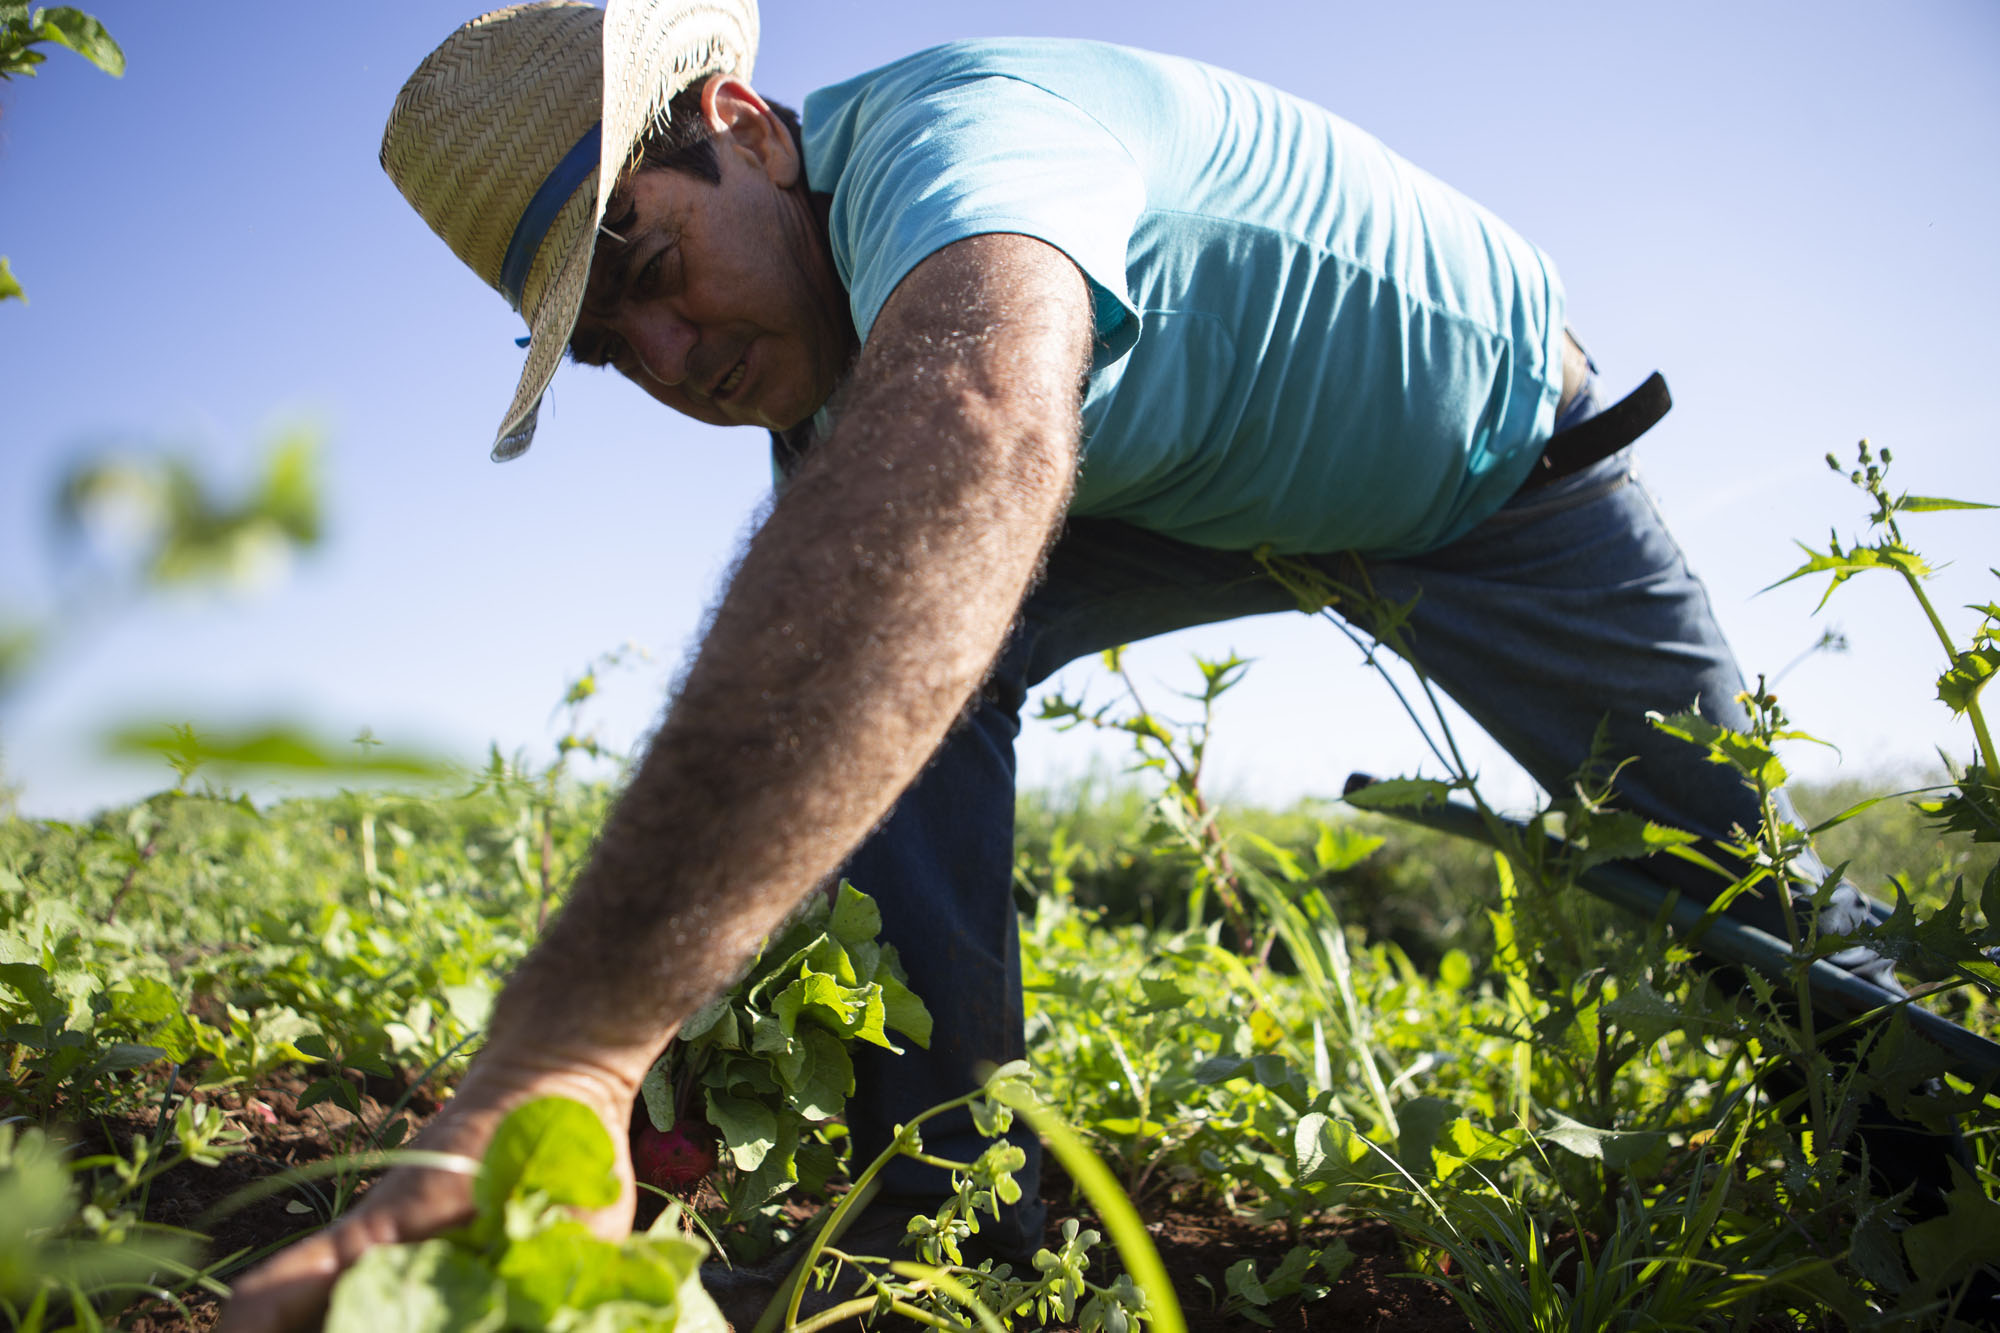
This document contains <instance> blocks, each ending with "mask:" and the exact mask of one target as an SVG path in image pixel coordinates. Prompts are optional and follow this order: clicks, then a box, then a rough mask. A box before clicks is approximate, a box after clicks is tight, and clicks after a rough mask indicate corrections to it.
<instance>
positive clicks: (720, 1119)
mask: <svg viewBox="0 0 2000 1333" xmlns="http://www.w3.org/2000/svg"><path fill="white" fill-rule="evenodd" d="M708 1123H709V1124H711V1125H714V1126H715V1128H716V1130H717V1132H719V1133H720V1134H721V1135H722V1143H723V1146H724V1148H725V1149H726V1150H727V1151H728V1153H729V1159H730V1160H731V1161H732V1162H735V1163H736V1166H737V1169H738V1170H741V1171H755V1170H756V1169H757V1168H758V1167H760V1166H762V1165H763V1164H764V1156H765V1154H766V1153H769V1152H770V1151H771V1149H772V1148H774V1147H776V1146H777V1142H778V1117H777V1115H776V1114H775V1113H774V1112H773V1111H772V1110H771V1108H770V1107H768V1106H766V1105H765V1104H764V1103H762V1102H755V1101H751V1100H750V1099H749V1098H748V1097H737V1096H732V1095H731V1094H729V1093H726V1092H716V1091H715V1090H714V1089H712V1088H711V1089H710V1090H709V1092H708Z"/></svg>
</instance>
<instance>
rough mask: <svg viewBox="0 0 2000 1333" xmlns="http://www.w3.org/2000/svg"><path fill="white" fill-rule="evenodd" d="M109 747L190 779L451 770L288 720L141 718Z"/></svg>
mask: <svg viewBox="0 0 2000 1333" xmlns="http://www.w3.org/2000/svg"><path fill="white" fill-rule="evenodd" d="M104 745H105V750H106V751H107V752H108V753H110V754H114V755H121V756H124V757H127V758H145V757H149V756H158V757H159V758H162V759H165V760H166V761H167V762H168V763H170V764H172V765H173V766H174V768H175V770H176V771H177V772H179V773H181V775H182V777H183V778H185V777H186V775H187V774H189V773H192V772H194V771H195V770H196V769H197V768H202V767H209V766H212V767H215V768H220V769H228V770H235V771H242V770H259V771H266V772H268V771H273V770H284V771H289V772H294V773H310V774H314V775H316V776H322V777H337V778H437V777H445V776H447V775H449V773H450V772H451V766H450V765H449V764H447V763H446V762H445V761H443V760H442V759H439V758H436V757H435V756H432V755H427V754H423V753H421V752H419V751H415V750H394V749H389V748H387V747H385V746H382V745H379V744H370V745H367V746H362V747H350V746H349V745H347V744H345V743H343V742H339V741H329V740H326V739H324V738H322V737H317V736H314V735H312V734H311V733H309V732H307V731H305V730H303V729H302V728H299V727H296V726H293V725H291V724H289V723H282V722H280V723H274V724H271V725H267V726H263V727H252V728H247V729H244V730H240V731H224V730H209V731H196V730H195V729H194V728H193V727H191V726H187V725H185V724H168V723H161V722H140V723H132V724H130V725H127V726H124V727H120V728H118V729H116V730H114V731H112V732H111V733H110V734H109V735H108V736H106V737H105V740H104Z"/></svg>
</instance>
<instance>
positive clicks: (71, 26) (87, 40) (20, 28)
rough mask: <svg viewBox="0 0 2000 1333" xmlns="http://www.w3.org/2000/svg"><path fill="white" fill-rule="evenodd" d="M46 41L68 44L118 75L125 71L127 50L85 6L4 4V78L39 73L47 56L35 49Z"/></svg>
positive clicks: (0, 69) (0, 59)
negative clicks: (39, 67)
mask: <svg viewBox="0 0 2000 1333" xmlns="http://www.w3.org/2000/svg"><path fill="white" fill-rule="evenodd" d="M44 42H54V43H55V44H56V45H57V46H67V47H68V48H69V49H70V50H72V51H74V52H76V53H77V54H78V55H80V56H82V57H83V58H84V59H85V60H88V61H89V62H90V63H91V64H93V65H95V66H97V67H98V68H99V69H101V70H103V71H104V72H105V73H106V74H109V75H110V76H111V77H112V78H114V79H115V78H119V77H121V76H122V75H123V74H124V73H125V52H124V51H122V50H121V49H119V46H118V43H117V42H115V41H113V40H112V39H111V34H110V33H109V32H107V31H105V28H104V25H103V24H102V23H99V22H98V21H97V20H96V19H94V18H92V17H91V16H90V15H88V14H86V13H84V12H83V11H82V10H80V9H76V8H73V7H72V6H69V5H50V6H48V7H47V8H46V9H37V10H35V11H34V12H33V13H30V12H29V11H28V7H27V6H26V5H24V4H21V3H18V0H15V2H14V3H8V4H0V79H11V78H14V77H15V76H16V75H21V74H26V75H29V76H30V77H32V76H33V75H35V74H36V73H37V72H38V70H37V69H36V66H38V65H40V64H41V63H42V61H43V60H45V59H46V58H47V57H45V56H44V55H43V54H42V53H41V52H40V51H37V50H35V48H36V47H37V46H40V45H41V44H42V43H44Z"/></svg>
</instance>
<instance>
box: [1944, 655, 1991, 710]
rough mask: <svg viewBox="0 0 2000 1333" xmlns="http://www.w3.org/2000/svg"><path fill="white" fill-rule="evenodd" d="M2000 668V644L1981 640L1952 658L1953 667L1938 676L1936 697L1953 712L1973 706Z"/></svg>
mask: <svg viewBox="0 0 2000 1333" xmlns="http://www.w3.org/2000/svg"><path fill="white" fill-rule="evenodd" d="M1995 670H2000V645H1995V644H1990V643H1988V644H1981V645H1980V646H1978V647H1976V648H1972V649H1969V650H1968V651H1966V652H1962V653H1959V654H1957V655H1956V656H1954V657H1953V658H1952V661H1951V670H1949V671H1947V672H1945V673H1944V674H1943V675H1942V676H1939V677H1938V684H1937V697H1938V698H1939V700H1941V701H1942V702H1943V703H1944V706H1945V707H1947V708H1949V709H1951V711H1952V712H1953V713H1954V714H1960V715H1962V714H1963V713H1964V712H1965V710H1966V709H1968V708H1970V707H1972V704H1973V701H1974V700H1976V699H1977V698H1978V697H1979V692H1980V691H1981V690H1983V689H1985V688H1986V682H1987V681H1989V680H1991V679H1993V673H1994V671H1995Z"/></svg>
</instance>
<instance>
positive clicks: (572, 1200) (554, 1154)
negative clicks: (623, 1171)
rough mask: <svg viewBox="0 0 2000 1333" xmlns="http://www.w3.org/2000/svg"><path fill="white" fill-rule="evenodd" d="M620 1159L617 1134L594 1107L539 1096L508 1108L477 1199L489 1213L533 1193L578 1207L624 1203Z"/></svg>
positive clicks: (489, 1153) (483, 1164) (482, 1171)
mask: <svg viewBox="0 0 2000 1333" xmlns="http://www.w3.org/2000/svg"><path fill="white" fill-rule="evenodd" d="M614 1160H615V1159H614V1156H613V1150H612V1143H611V1135H610V1134H609V1133H608V1132H606V1130H605V1128H604V1122H603V1121H601V1120H599V1119H598V1118H597V1115H596V1113H595V1112H593V1111H592V1110H591V1109H590V1108H589V1107H587V1106H585V1105H584V1104H583V1103H581V1102H577V1101H572V1100H570V1099H569V1098H567V1097H538V1098H536V1099H535V1100H534V1101H531V1102H527V1103H525V1104H523V1105H521V1106H517V1107H515V1108H514V1109H513V1110H512V1111H510V1112H508V1113H507V1118H506V1119H505V1120H502V1121H501V1122H500V1128H499V1129H497V1130H495V1131H494V1134H493V1141H492V1144H491V1145H490V1146H489V1147H488V1148H487V1150H486V1156H485V1158H484V1159H483V1160H482V1161H481V1162H480V1166H479V1176H478V1179H477V1180H476V1181H475V1182H474V1185H473V1200H474V1202H475V1203H476V1204H477V1206H478V1208H479V1211H480V1212H481V1214H483V1215H492V1214H496V1213H498V1212H499V1211H500V1207H501V1205H502V1204H504V1203H505V1202H506V1201H507V1200H509V1199H518V1198H521V1197H522V1196H524V1195H527V1194H530V1193H541V1194H545V1195H547V1196H548V1198H549V1201H550V1202H552V1203H558V1204H567V1205H569V1206H571V1207H576V1208H605V1207H609V1206H610V1205H611V1204H614V1203H616V1202H617V1201H618V1188H619V1187H618V1179H617V1177H616V1176H614V1175H613V1174H612V1163H613V1161H614Z"/></svg>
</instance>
